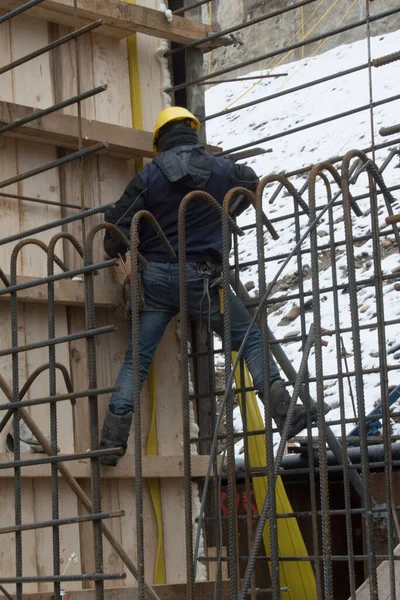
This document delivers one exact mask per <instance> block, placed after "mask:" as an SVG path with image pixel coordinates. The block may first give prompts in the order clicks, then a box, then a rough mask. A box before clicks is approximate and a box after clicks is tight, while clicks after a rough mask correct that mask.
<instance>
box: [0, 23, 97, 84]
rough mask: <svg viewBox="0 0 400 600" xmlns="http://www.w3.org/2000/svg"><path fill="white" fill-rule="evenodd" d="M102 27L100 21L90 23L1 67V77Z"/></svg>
mask: <svg viewBox="0 0 400 600" xmlns="http://www.w3.org/2000/svg"><path fill="white" fill-rule="evenodd" d="M101 25H103V21H101V20H99V21H95V22H94V23H89V25H85V26H84V27H81V28H80V29H77V30H76V31H71V33H68V34H67V35H64V36H63V37H61V38H59V39H58V40H54V42H51V43H50V44H47V46H43V47H42V48H38V50H34V52H30V53H29V54H26V55H25V56H21V58H19V59H18V60H14V61H13V62H12V63H9V64H8V65H5V66H4V67H1V68H0V75H3V74H4V73H7V72H8V71H11V70H12V69H15V68H16V67H19V66H20V65H23V64H25V63H27V62H29V61H30V60H32V59H34V58H37V57H38V56H42V54H46V53H47V52H50V51H51V50H54V49H55V48H58V47H59V46H62V45H63V44H66V43H67V42H70V41H71V40H75V39H76V38H78V37H80V36H81V35H84V34H85V33H89V32H90V31H93V30H94V29H97V27H101Z"/></svg>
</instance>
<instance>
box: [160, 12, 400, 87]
mask: <svg viewBox="0 0 400 600" xmlns="http://www.w3.org/2000/svg"><path fill="white" fill-rule="evenodd" d="M399 12H400V8H393V9H391V10H387V11H384V12H381V13H378V14H377V15H374V16H371V17H369V19H361V20H359V21H356V22H354V23H349V24H348V25H343V27H338V28H337V29H333V30H332V31H328V32H326V33H323V34H320V35H316V36H314V37H313V38H309V39H307V40H303V41H302V42H296V43H295V44H291V45H290V46H286V47H285V48H280V49H279V50H273V51H271V52H267V53H266V54H261V56H256V57H254V58H251V59H249V60H245V61H241V62H240V63H237V64H235V65H232V66H230V67H225V68H224V69H220V70H219V71H215V72H214V73H210V74H209V75H203V76H202V77H198V78H196V79H191V80H189V81H187V82H185V83H181V84H179V85H175V86H172V87H168V88H166V89H165V90H164V91H165V92H167V93H169V92H177V91H178V90H183V89H185V88H188V87H190V86H192V85H198V84H199V83H201V82H202V81H207V80H211V79H212V78H213V77H218V76H219V75H225V74H226V73H232V71H236V70H237V69H240V68H242V67H248V66H250V65H253V64H255V63H257V62H260V61H262V60H267V59H268V58H273V57H274V56H279V55H281V54H285V53H286V52H289V51H290V50H297V49H298V48H302V47H303V46H308V45H310V44H313V43H314V42H319V41H320V40H325V39H326V38H329V37H332V36H335V35H339V34H341V33H344V32H345V31H350V30H351V29H355V28H357V27H362V26H363V25H366V24H367V23H368V21H369V22H373V21H379V20H380V19H384V18H385V17H390V16H392V15H395V14H397V13H399Z"/></svg>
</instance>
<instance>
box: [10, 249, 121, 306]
mask: <svg viewBox="0 0 400 600" xmlns="http://www.w3.org/2000/svg"><path fill="white" fill-rule="evenodd" d="M0 245H1V242H0ZM117 264H118V260H117V259H116V258H110V259H109V260H103V261H102V262H100V263H95V264H93V265H85V266H83V267H80V268H79V269H73V270H72V271H64V272H63V273H55V274H54V275H48V276H47V277H42V278H41V279H33V280H32V281H26V282H24V283H16V284H15V285H10V286H8V287H5V288H1V289H0V296H6V295H7V294H11V293H14V292H20V291H21V290H27V289H29V288H33V287H38V286H40V285H45V284H46V283H51V282H52V281H60V280H62V279H72V278H73V277H76V276H77V275H82V274H83V273H92V272H93V271H98V270H99V269H105V268H107V267H112V266H115V265H117Z"/></svg>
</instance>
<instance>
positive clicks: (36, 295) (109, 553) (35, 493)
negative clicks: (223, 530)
mask: <svg viewBox="0 0 400 600" xmlns="http://www.w3.org/2000/svg"><path fill="white" fill-rule="evenodd" d="M21 3H22V2H19V1H17V0H16V1H11V0H0V14H1V13H4V12H6V11H7V10H10V9H12V8H15V7H16V6H18V5H20V4H21ZM122 4H123V3H122V2H117V1H115V2H108V1H107V2H106V1H105V0H104V1H103V2H102V3H101V2H100V3H99V2H98V3H97V4H96V6H95V3H93V2H90V1H89V0H84V1H83V0H82V1H81V2H79V5H80V7H81V8H80V12H79V18H80V21H79V22H78V25H82V24H84V23H87V22H88V21H91V20H93V19H95V18H99V17H103V18H104V19H105V23H106V24H108V26H104V27H103V28H102V29H101V30H99V33H89V34H86V35H84V36H82V37H81V38H80V41H79V54H80V87H81V90H82V91H84V90H87V89H90V88H93V87H95V86H98V85H101V84H107V85H108V90H107V91H106V92H103V93H101V94H99V95H97V96H94V97H93V98H91V99H88V100H85V101H84V102H83V103H82V117H83V118H84V119H85V120H84V122H83V142H84V146H87V145H90V143H93V141H103V140H105V139H106V136H107V137H109V138H110V146H109V148H108V149H107V151H105V152H102V153H99V154H96V155H92V156H89V157H87V158H86V159H85V160H84V177H83V187H84V205H85V206H86V207H95V206H98V205H100V204H106V203H108V202H112V201H115V200H117V199H118V198H119V197H120V195H121V193H122V192H123V190H124V187H125V186H126V184H127V183H128V181H129V180H130V179H131V178H132V176H133V175H134V173H135V160H134V158H135V157H137V156H145V157H146V156H151V133H150V132H151V130H152V127H153V122H154V119H155V116H156V114H157V113H158V112H159V110H161V108H162V97H161V93H160V88H161V72H160V64H159V62H158V61H157V59H156V57H155V50H156V49H157V47H158V44H159V41H158V39H157V38H156V37H155V35H156V34H157V32H160V33H162V34H163V35H164V34H165V37H169V39H175V40H177V41H185V40H186V41H188V40H190V39H196V37H202V35H204V33H205V32H206V30H207V26H204V25H202V24H200V23H190V22H189V21H187V20H186V19H174V21H173V24H171V25H168V23H167V22H166V20H165V19H164V18H163V19H161V17H160V13H157V14H154V10H153V11H150V10H149V11H148V14H149V15H150V17H151V18H152V19H153V20H151V19H150V20H144V21H143V19H144V16H143V15H146V14H147V13H146V10H147V9H156V8H157V1H156V0H147V1H146V0H143V2H138V4H143V5H144V6H145V8H144V9H143V8H142V7H134V8H132V7H131V8H129V9H126V11H125V10H122V9H121V5H122ZM72 7H73V2H72V0H60V1H59V2H53V1H51V2H50V1H48V0H46V2H44V3H43V4H42V5H40V6H38V7H36V8H34V9H33V10H32V12H26V13H24V14H23V15H20V16H18V17H16V18H14V19H12V20H10V21H8V22H6V23H4V24H3V25H0V67H1V66H2V65H7V64H9V63H10V62H12V61H15V60H17V59H18V58H19V57H22V56H24V55H26V54H29V53H30V52H32V51H33V50H35V49H37V48H39V47H41V46H45V45H46V44H48V43H49V42H50V41H52V40H55V39H57V38H60V37H61V36H63V35H65V34H66V33H68V32H70V31H72V26H73V11H72ZM96 7H97V12H100V13H101V14H97V15H96V14H95V12H96V11H95V8H96ZM101 7H102V8H101ZM122 8H123V7H122ZM100 9H101V10H100ZM118 10H119V11H120V13H121V14H119V16H118V18H119V19H120V20H119V21H118V26H117V25H116V23H117V17H116V16H115V15H116V12H115V11H118ZM85 11H86V12H85ZM107 11H108V12H107ZM132 11H133V12H132ZM33 15H34V16H33ZM71 15H72V16H71ZM107 15H108V16H107ZM110 15H111V16H110ZM126 15H128V16H126ZM132 15H134V16H135V15H136V17H137V19H139V21H138V23H139V25H140V23H142V22H143V23H145V25H140V26H136V24H135V21H134V19H133V17H132ZM147 16H148V15H147ZM128 17H129V18H128ZM81 19H83V21H81ZM124 19H125V20H124ZM140 19H142V21H140ZM149 23H150V24H151V25H152V27H150V28H148V29H146V26H148V25H149ZM185 23H186V25H185ZM187 23H189V25H190V26H189V27H188V26H187ZM146 24H147V25H146ZM135 31H138V32H139V33H137V60H138V64H139V71H140V90H138V89H135V90H134V94H135V95H136V96H135V95H134V96H133V102H135V98H137V99H138V100H139V98H138V94H140V96H141V98H140V99H141V105H142V120H143V130H144V131H133V130H132V108H133V107H132V102H131V87H130V73H129V63H128V49H127V36H128V35H129V34H131V33H133V32H135ZM141 31H145V32H146V33H150V36H152V37H150V36H149V35H146V34H145V33H140V32H141ZM75 44H76V42H74V41H73V42H70V43H68V44H65V45H62V46H60V47H59V48H58V49H56V50H54V51H53V52H50V53H49V52H48V53H45V54H43V55H42V56H39V57H37V58H35V59H34V60H31V61H29V62H28V63H26V64H25V65H22V66H19V67H17V68H15V69H13V70H11V71H9V72H7V73H5V74H4V75H2V76H0V122H1V123H7V122H12V121H14V120H15V119H16V118H19V117H20V116H21V115H24V114H29V112H30V111H29V109H26V108H25V107H30V108H31V109H40V108H45V107H48V106H51V105H52V104H54V103H56V102H59V101H61V100H63V99H65V98H69V97H71V96H73V95H75V94H76V93H77V68H76V60H75V59H76V56H75V50H76V48H75ZM24 111H25V112H24ZM77 147H78V119H77V107H76V105H73V106H71V107H68V108H66V109H64V110H62V111H60V112H58V113H55V114H53V115H52V116H50V117H49V118H48V120H47V121H46V117H44V118H43V119H41V120H40V121H36V122H34V123H32V124H31V125H29V126H26V127H24V128H22V129H19V130H15V131H13V132H11V133H10V134H9V135H7V136H1V137H0V181H4V180H7V179H8V178H10V177H13V176H15V175H17V174H20V173H23V172H25V171H29V170H31V169H34V168H36V167H38V166H40V165H43V164H45V163H49V162H50V161H53V160H55V159H56V158H59V157H60V156H63V155H64V154H65V153H67V152H70V150H69V148H75V149H76V148H77ZM2 191H4V192H7V193H10V194H16V195H19V196H29V197H33V198H41V199H47V200H52V201H55V202H58V203H60V206H59V207H58V206H48V205H44V204H36V203H31V202H28V201H23V200H17V199H11V198H5V197H1V196H0V217H1V228H2V237H3V236H5V235H9V234H11V233H16V232H18V231H23V230H26V229H30V228H32V227H35V226H37V225H40V224H43V223H46V222H49V221H53V220H56V219H59V218H60V217H62V216H66V215H68V214H71V210H70V209H67V208H65V207H63V204H65V203H72V204H79V203H80V202H81V179H80V164H79V161H75V162H72V163H70V164H68V165H66V166H64V167H62V168H59V169H53V170H50V171H48V172H46V173H43V174H41V175H38V176H35V177H32V178H29V179H26V180H25V181H21V182H19V183H17V184H14V185H12V186H9V187H7V188H6V189H4V190H2ZM98 222H101V216H100V217H93V218H90V219H87V220H86V221H85V228H86V235H87V233H88V231H89V230H90V228H91V227H92V226H93V225H95V224H96V223H98ZM57 231H59V230H55V229H53V230H51V231H46V232H43V233H41V234H40V235H39V236H38V237H40V239H41V240H42V241H44V242H48V241H49V240H50V238H51V237H52V236H53V235H54V234H55V233H57ZM68 231H69V232H71V233H72V234H74V235H75V236H76V237H77V238H78V240H80V241H82V237H83V231H82V223H81V222H79V221H77V222H75V223H72V224H70V225H68ZM13 246H14V244H8V245H5V246H1V247H0V267H1V268H2V269H3V271H4V272H5V273H9V272H10V255H11V251H12V248H13ZM56 253H57V254H58V256H59V257H60V258H62V259H63V260H65V261H66V263H67V265H68V266H69V267H70V268H71V269H73V268H77V267H79V266H80V265H81V264H82V263H81V259H80V258H79V256H78V255H77V254H76V253H75V251H74V250H73V248H72V246H71V245H69V244H67V243H65V245H64V246H63V245H62V243H58V244H57V248H56ZM101 257H102V234H99V235H98V236H97V238H96V241H95V260H96V259H101ZM57 270H58V268H57ZM46 273H47V257H46V255H45V253H44V252H42V251H41V250H40V249H39V248H37V247H34V246H28V247H26V248H24V249H23V250H22V251H21V253H20V255H19V262H18V276H19V277H20V278H21V281H22V280H23V278H25V280H28V279H29V278H32V277H34V278H37V277H41V276H45V275H46ZM114 275H115V274H114ZM95 279H96V283H95V285H96V303H97V309H96V325H97V326H101V325H103V324H111V323H112V324H116V325H117V331H115V332H113V333H111V334H108V335H103V336H99V337H98V338H97V374H98V385H99V387H100V386H107V385H112V384H113V383H114V381H115V379H116V376H117V374H118V370H119V367H120V365H121V362H122V360H123V357H124V352H125V349H126V347H127V342H128V330H129V327H128V323H127V321H126V320H125V319H124V316H123V315H122V311H121V309H117V310H114V311H110V310H109V307H110V306H111V305H113V303H115V301H116V299H117V298H118V294H119V289H118V288H117V287H116V284H115V282H114V277H113V274H112V273H111V269H110V270H108V271H104V270H103V271H102V272H100V273H99V275H98V276H97V277H96V278H95ZM18 297H19V343H20V344H24V343H30V342H33V341H39V340H44V339H46V338H47V319H48V314H47V304H46V298H47V290H46V287H45V286H43V287H41V288H32V289H30V290H26V291H24V292H21V293H20V294H19V296H18ZM0 327H1V331H2V335H1V338H0V348H7V347H10V346H11V330H10V301H9V300H8V299H6V298H4V297H2V301H1V302H0ZM84 329H85V314H84V307H83V284H82V283H80V282H79V281H67V280H64V281H63V282H59V283H57V285H56V335H62V334H67V333H72V332H75V331H81V330H84ZM178 355H179V342H178V339H177V337H176V334H175V323H171V326H170V328H169V329H168V331H167V333H166V335H165V337H164V340H163V342H162V344H161V345H160V348H159V350H158V352H157V356H156V387H157V409H156V410H157V413H156V414H157V425H158V449H159V455H160V457H159V458H158V457H149V458H148V459H145V460H144V475H145V477H149V476H150V477H151V476H152V477H155V476H160V477H162V479H161V499H162V512H163V526H164V548H165V556H166V577H167V583H168V584H177V583H182V582H184V581H185V543H184V498H183V479H182V476H183V469H182V444H181V439H182V409H181V391H180V363H179V356H178ZM56 359H57V362H59V363H62V364H63V365H65V366H66V367H67V369H68V371H69V373H70V375H71V377H72V380H73V384H74V389H75V390H84V389H87V388H88V365H87V352H86V341H85V340H78V341H74V342H71V343H69V344H59V345H57V346H56ZM47 362H48V349H47V348H42V349H36V350H32V351H28V352H24V353H21V354H20V386H22V385H23V383H24V382H25V381H26V379H27V377H28V376H29V375H30V374H31V373H32V372H33V371H34V370H35V369H36V368H37V367H38V366H40V365H43V364H45V363H47ZM0 373H1V374H2V375H3V376H4V378H5V379H6V381H7V382H8V383H9V384H11V357H6V358H2V359H0ZM65 391H66V389H65V384H64V382H63V380H62V378H61V376H59V374H58V375H57V393H63V392H65ZM48 394H49V388H48V376H47V373H46V372H45V373H43V374H42V375H40V377H39V378H38V379H37V380H36V381H35V382H34V384H33V385H32V387H31V388H30V390H29V392H28V394H27V396H26V398H39V397H41V396H47V395H48ZM0 397H1V402H5V398H4V395H3V394H0ZM108 400H109V398H108V397H105V396H101V397H100V398H99V416H100V423H102V420H103V417H104V414H105V411H106V408H107V404H108ZM142 406H143V409H142V418H143V427H144V435H143V444H144V447H143V451H144V452H145V444H146V441H147V431H148V427H149V419H150V414H149V410H150V409H149V402H148V389H147V386H146V388H145V389H144V391H143V399H142ZM28 410H29V412H30V414H31V415H32V417H33V418H34V419H35V421H36V422H37V424H39V425H40V427H41V429H42V431H43V432H45V433H47V432H48V431H49V407H48V406H47V405H43V406H35V407H31V408H29V409H28ZM6 435H7V430H6V431H4V432H3V433H2V434H1V436H0V453H1V460H2V462H4V461H6V460H12V455H11V454H10V455H7V453H6V447H5V439H6ZM132 437H133V436H131V439H130V443H129V448H128V452H127V456H126V457H124V458H123V459H122V460H121V461H120V464H119V466H118V467H117V469H115V470H112V469H107V468H103V471H102V474H103V481H102V508H103V510H110V509H118V508H121V509H123V510H124V511H125V517H124V518H123V519H121V520H120V519H112V520H110V521H109V522H108V525H109V527H110V528H111V530H112V532H113V533H114V535H115V537H116V538H117V540H118V541H119V542H120V543H121V544H122V546H123V547H124V549H125V550H126V552H127V553H128V554H129V556H130V557H131V558H132V559H133V560H135V556H136V535H135V531H136V525H135V493H134V476H133V475H134V465H133V439H132ZM58 445H59V448H60V453H61V454H63V453H73V452H85V451H86V450H87V449H88V448H89V446H90V436H89V421H88V403H87V399H80V400H78V401H77V403H76V405H75V406H71V404H70V403H69V402H59V403H58ZM206 467H207V463H206V457H197V458H196V457H194V460H193V472H194V474H195V475H202V474H205V471H206ZM69 468H70V471H71V473H73V474H74V476H76V477H77V478H78V480H79V482H80V484H81V485H82V488H83V489H84V490H85V491H86V493H88V494H89V495H90V481H89V478H88V476H89V472H90V470H89V464H88V463H82V462H72V463H69ZM22 475H23V483H22V495H23V521H24V522H29V523H31V522H35V521H44V520H47V519H51V487H50V467H49V466H40V467H31V468H29V470H27V471H24V469H22ZM12 476H13V471H12V470H11V469H10V470H3V471H0V477H2V481H1V492H0V527H4V526H6V525H9V524H12V523H13V522H14V488H13V479H12ZM85 512H86V511H85V510H84V509H83V508H82V507H81V506H80V504H79V502H78V501H77V499H76V497H75V495H74V493H73V492H72V491H71V489H70V488H69V487H68V486H67V485H66V483H65V482H63V481H62V479H61V480H60V518H62V517H69V516H74V515H78V514H83V513H85ZM144 515H145V558H146V567H147V568H146V579H147V580H148V581H149V582H150V583H151V582H152V580H153V568H154V561H155V553H156V547H157V528H156V520H155V516H154V511H153V507H152V504H151V499H150V496H149V492H148V489H147V487H146V485H145V511H144ZM13 548H14V543H13V534H7V535H3V536H2V538H1V546H0V577H1V576H6V575H10V574H13V573H14V572H15V559H14V554H13V552H14V550H13ZM73 553H75V554H76V555H77V557H78V560H77V562H76V563H74V562H71V564H70V565H69V567H68V570H67V574H68V575H72V574H79V573H90V572H93V571H94V564H93V546H92V526H91V524H90V523H83V524H80V525H78V524H74V525H68V526H63V527H61V557H62V564H63V567H66V566H67V563H68V561H69V558H70V557H71V555H72V554H73ZM104 571H105V572H106V573H116V572H123V571H125V572H126V573H127V578H126V579H125V580H121V581H112V582H106V583H105V585H106V586H107V587H113V588H115V587H127V588H128V587H131V586H134V585H135V580H134V578H133V577H132V575H131V574H130V573H129V572H128V571H127V570H126V569H125V568H124V565H123V564H122V563H121V560H120V559H119V557H118V556H117V554H116V552H115V551H114V550H113V549H112V548H111V546H110V545H109V544H108V542H107V541H104ZM51 573H52V541H51V528H50V529H49V528H45V529H40V530H36V531H28V532H24V533H23V574H24V576H28V575H34V576H35V575H45V574H51ZM91 585H92V584H91V583H84V584H82V583H80V582H71V583H67V584H65V588H66V589H67V590H68V591H71V592H72V591H78V590H80V589H82V587H89V586H91ZM10 590H12V586H10ZM51 590H52V584H51V583H30V584H26V585H24V591H25V593H27V594H29V593H39V592H40V593H46V592H50V591H51ZM40 597H42V596H40ZM85 597H86V596H85Z"/></svg>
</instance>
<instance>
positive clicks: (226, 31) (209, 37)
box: [164, 0, 317, 56]
mask: <svg viewBox="0 0 400 600" xmlns="http://www.w3.org/2000/svg"><path fill="white" fill-rule="evenodd" d="M316 1H317V0H303V1H302V2H297V3H296V4H292V5H291V6H285V7H284V8H281V9H279V10H275V11H274V12H271V13H268V14H266V15H261V16H260V17H256V18H255V19H251V20H250V21H245V22H244V23H239V24H238V25H234V26H233V27H229V28H228V29H223V30H222V31H218V32H216V33H211V34H210V35H207V36H205V37H203V38H200V39H199V40H195V41H194V42H189V43H188V44H185V45H184V46H180V47H179V48H174V49H173V50H168V51H167V52H166V53H165V54H164V56H173V55H174V54H178V53H179V52H183V51H184V50H187V49H188V48H195V47H196V46H200V45H201V44H204V43H205V42H209V41H211V40H216V39H218V38H221V37H225V36H227V35H229V34H231V33H236V32H237V31H241V30H242V29H247V28H248V27H251V26H252V25H256V24H257V23H262V22H263V21H267V20H268V19H273V18H274V17H279V16H280V15H283V14H284V13H287V12H290V11H292V10H295V9H296V8H301V7H302V6H306V5H307V4H312V3H313V2H316ZM189 8H192V6H189V7H187V9H189ZM179 10H182V9H179ZM174 14H177V13H174Z"/></svg>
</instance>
